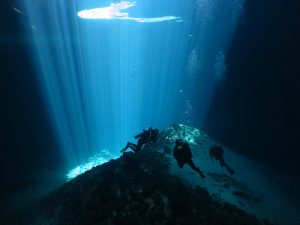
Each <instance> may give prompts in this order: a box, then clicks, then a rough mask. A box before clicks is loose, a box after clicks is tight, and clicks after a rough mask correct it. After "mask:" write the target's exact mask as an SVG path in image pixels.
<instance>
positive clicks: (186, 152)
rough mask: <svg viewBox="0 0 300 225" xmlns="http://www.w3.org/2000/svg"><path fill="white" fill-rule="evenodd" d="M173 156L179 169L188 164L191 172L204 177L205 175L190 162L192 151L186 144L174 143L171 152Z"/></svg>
mask: <svg viewBox="0 0 300 225" xmlns="http://www.w3.org/2000/svg"><path fill="white" fill-rule="evenodd" d="M173 155H174V157H175V158H176V161H177V164H178V166H179V168H183V166H184V164H188V165H189V166H190V167H191V168H192V169H193V170H195V171H196V172H198V173H199V174H200V175H201V177H202V178H203V177H205V174H204V173H203V172H202V171H201V170H200V169H199V168H198V167H197V166H195V164H194V162H193V160H192V151H191V149H190V147H189V145H188V143H185V142H182V143H179V144H177V143H176V145H175V147H174V150H173Z"/></svg>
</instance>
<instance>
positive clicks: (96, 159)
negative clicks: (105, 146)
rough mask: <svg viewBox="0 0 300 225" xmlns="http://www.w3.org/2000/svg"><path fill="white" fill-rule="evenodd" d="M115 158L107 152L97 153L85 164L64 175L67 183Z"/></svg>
mask: <svg viewBox="0 0 300 225" xmlns="http://www.w3.org/2000/svg"><path fill="white" fill-rule="evenodd" d="M115 158H117V157H116V156H114V155H112V154H111V153H110V152H109V151H107V150H103V151H101V153H97V154H96V155H94V156H92V157H90V158H89V159H88V162H87V163H85V164H82V165H79V166H77V167H75V168H74V169H72V170H70V171H69V172H68V173H67V175H66V177H67V181H69V180H72V179H74V178H75V177H77V176H79V175H80V174H83V173H84V172H86V171H88V170H91V169H92V168H94V167H96V166H99V165H102V164H103V163H106V162H108V161H109V160H111V159H115Z"/></svg>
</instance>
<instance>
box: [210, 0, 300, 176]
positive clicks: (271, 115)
mask: <svg viewBox="0 0 300 225" xmlns="http://www.w3.org/2000/svg"><path fill="white" fill-rule="evenodd" d="M299 9H300V2H299V1H296V0H295V1H294V0H287V1H272V0H263V1H262V0H246V3H245V12H244V15H243V17H242V18H241V21H240V24H239V26H238V29H237V32H236V34H235V37H234V39H233V42H232V45H231V48H230V51H229V54H228V56H227V64H228V68H227V69H228V71H227V78H226V80H225V81H223V82H222V83H220V84H219V87H218V88H217V90H216V93H215V96H214V100H213V102H212V105H211V108H210V112H209V115H208V117H207V120H206V124H205V130H206V131H207V132H208V133H209V134H210V135H211V136H213V137H214V138H216V139H217V140H219V141H221V142H222V143H224V144H225V145H227V146H228V147H231V148H233V149H234V150H236V151H238V152H240V153H242V154H245V155H246V156H249V157H251V158H253V159H256V160H259V161H261V162H264V163H267V164H269V165H271V166H273V167H274V168H276V169H279V170H281V171H284V172H288V173H292V174H293V175H299V173H300V172H299V171H300V164H299V159H298V157H300V153H299V147H298V140H300V128H299V127H300V101H299V96H300V46H299V42H300V16H299V13H298V12H299Z"/></svg>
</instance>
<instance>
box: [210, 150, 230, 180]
mask: <svg viewBox="0 0 300 225" xmlns="http://www.w3.org/2000/svg"><path fill="white" fill-rule="evenodd" d="M209 155H210V157H211V158H215V159H216V160H218V161H219V162H220V165H221V166H222V167H225V168H226V169H227V171H228V172H229V173H230V175H231V176H232V175H234V174H235V172H234V170H233V169H232V168H230V167H229V166H228V165H227V163H226V162H225V160H224V156H223V155H224V150H223V148H222V147H221V146H220V145H215V146H213V147H212V148H211V149H210V150H209Z"/></svg>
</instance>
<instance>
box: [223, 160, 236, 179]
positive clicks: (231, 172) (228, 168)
mask: <svg viewBox="0 0 300 225" xmlns="http://www.w3.org/2000/svg"><path fill="white" fill-rule="evenodd" d="M224 167H225V168H226V169H227V171H228V172H229V173H230V175H231V176H232V175H234V174H235V172H234V170H233V169H232V168H230V167H229V166H228V165H227V163H224Z"/></svg>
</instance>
